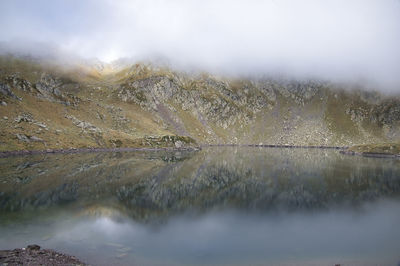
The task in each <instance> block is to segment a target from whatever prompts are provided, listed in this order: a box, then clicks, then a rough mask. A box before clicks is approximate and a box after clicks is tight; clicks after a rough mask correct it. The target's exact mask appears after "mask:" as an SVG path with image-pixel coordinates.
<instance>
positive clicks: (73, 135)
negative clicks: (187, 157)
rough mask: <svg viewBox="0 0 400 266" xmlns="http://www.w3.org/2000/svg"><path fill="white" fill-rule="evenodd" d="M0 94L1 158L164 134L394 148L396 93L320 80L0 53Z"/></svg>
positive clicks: (146, 142) (158, 138)
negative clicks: (5, 154) (8, 152)
mask: <svg viewBox="0 0 400 266" xmlns="http://www.w3.org/2000/svg"><path fill="white" fill-rule="evenodd" d="M95 63H96V62H95ZM0 92H1V93H0V100H1V103H2V105H1V106H0V123H1V124H0V125H1V128H2V133H1V135H0V150H2V151H6V150H21V149H28V150H33V149H59V148H65V149H67V148H71V147H74V148H95V147H101V148H104V147H111V148H112V147H163V146H167V147H174V146H176V143H175V141H171V142H168V141H167V142H166V143H163V141H162V139H163V136H182V137H187V138H188V140H189V139H193V140H194V141H195V142H196V143H197V144H268V145H299V146H351V145H359V144H368V143H382V142H400V97H399V96H392V95H384V94H382V93H379V92H377V91H368V90H365V89H363V88H362V87H356V88H353V89H351V90H349V89H348V88H347V87H346V85H343V84H335V83H332V82H325V81H317V80H293V79H283V78H271V77H269V78H258V79H256V78H234V77H221V76H214V75H212V74H210V73H197V74H195V73H183V72H178V71H175V70H173V69H171V68H169V67H168V66H163V65H159V66H157V65H151V64H149V63H136V64H128V63H126V62H124V64H122V65H120V66H119V65H118V64H117V65H116V66H112V65H110V64H103V63H101V62H100V61H99V62H97V63H96V64H92V63H89V62H79V63H78V64H76V65H68V66H67V67H64V66H62V65H61V64H60V63H59V62H54V63H49V62H48V61H40V60H26V59H25V58H18V57H15V56H12V55H5V56H0ZM150 139H153V140H155V141H150ZM166 139H168V140H169V139H170V138H164V140H166ZM174 139H175V138H174ZM190 143H192V142H191V141H189V142H183V143H180V144H177V145H178V146H180V145H186V144H187V145H191V144H190Z"/></svg>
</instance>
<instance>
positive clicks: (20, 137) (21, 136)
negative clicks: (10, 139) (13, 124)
mask: <svg viewBox="0 0 400 266" xmlns="http://www.w3.org/2000/svg"><path fill="white" fill-rule="evenodd" d="M16 136H17V139H18V140H20V141H24V142H29V138H28V137H27V136H26V135H24V134H18V133H17V134H16Z"/></svg>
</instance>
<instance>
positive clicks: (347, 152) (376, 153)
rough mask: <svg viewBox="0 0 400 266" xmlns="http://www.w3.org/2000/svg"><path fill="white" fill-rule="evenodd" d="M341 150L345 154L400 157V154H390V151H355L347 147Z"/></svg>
mask: <svg viewBox="0 0 400 266" xmlns="http://www.w3.org/2000/svg"><path fill="white" fill-rule="evenodd" d="M339 152H340V153H341V154H345V155H353V156H363V157H372V158H400V154H389V153H379V152H355V151H349V150H346V149H345V150H341V151H339Z"/></svg>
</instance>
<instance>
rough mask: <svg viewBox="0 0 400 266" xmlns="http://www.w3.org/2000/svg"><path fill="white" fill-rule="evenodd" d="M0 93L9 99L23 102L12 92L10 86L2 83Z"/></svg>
mask: <svg viewBox="0 0 400 266" xmlns="http://www.w3.org/2000/svg"><path fill="white" fill-rule="evenodd" d="M0 93H1V94H3V95H5V96H8V97H11V98H14V99H17V100H22V99H21V98H19V97H18V96H16V95H15V94H14V93H13V92H12V91H11V88H10V86H9V85H8V84H4V83H0Z"/></svg>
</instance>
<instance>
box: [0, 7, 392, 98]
mask: <svg viewBox="0 0 400 266" xmlns="http://www.w3.org/2000/svg"><path fill="white" fill-rule="evenodd" d="M0 33H1V35H0V41H2V42H8V43H12V44H15V45H17V44H18V45H19V46H23V47H24V44H25V45H26V46H27V47H25V48H29V44H30V43H32V41H33V42H43V43H49V44H51V45H53V46H57V47H60V49H62V50H63V51H65V52H69V53H75V54H77V55H79V56H82V57H89V58H90V57H97V58H99V59H101V60H103V61H108V62H109V61H112V60H114V59H117V58H119V57H133V58H137V59H142V58H149V57H150V58H151V57H157V58H164V59H168V60H169V62H171V63H173V64H176V65H177V66H181V67H182V66H183V67H197V68H201V69H204V70H209V71H216V70H218V71H227V72H233V73H240V74H249V73H255V74H258V73H260V74H268V73H275V72H283V73H287V74H290V75H297V76H315V77H323V78H329V79H340V80H345V79H350V80H358V79H365V80H371V81H376V82H378V83H379V84H380V85H382V86H386V87H390V88H391V89H392V90H399V91H400V86H399V85H400V1H399V0H265V1H260V0H253V1H251V0H219V1H218V0H197V1H195V0H181V1H179V0H168V1H167V0H164V1H163V0H142V1H135V0H132V1H124V0H122V1H121V0H119V1H116V0H35V1H31V0H1V1H0ZM27 44H28V45H27Z"/></svg>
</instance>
